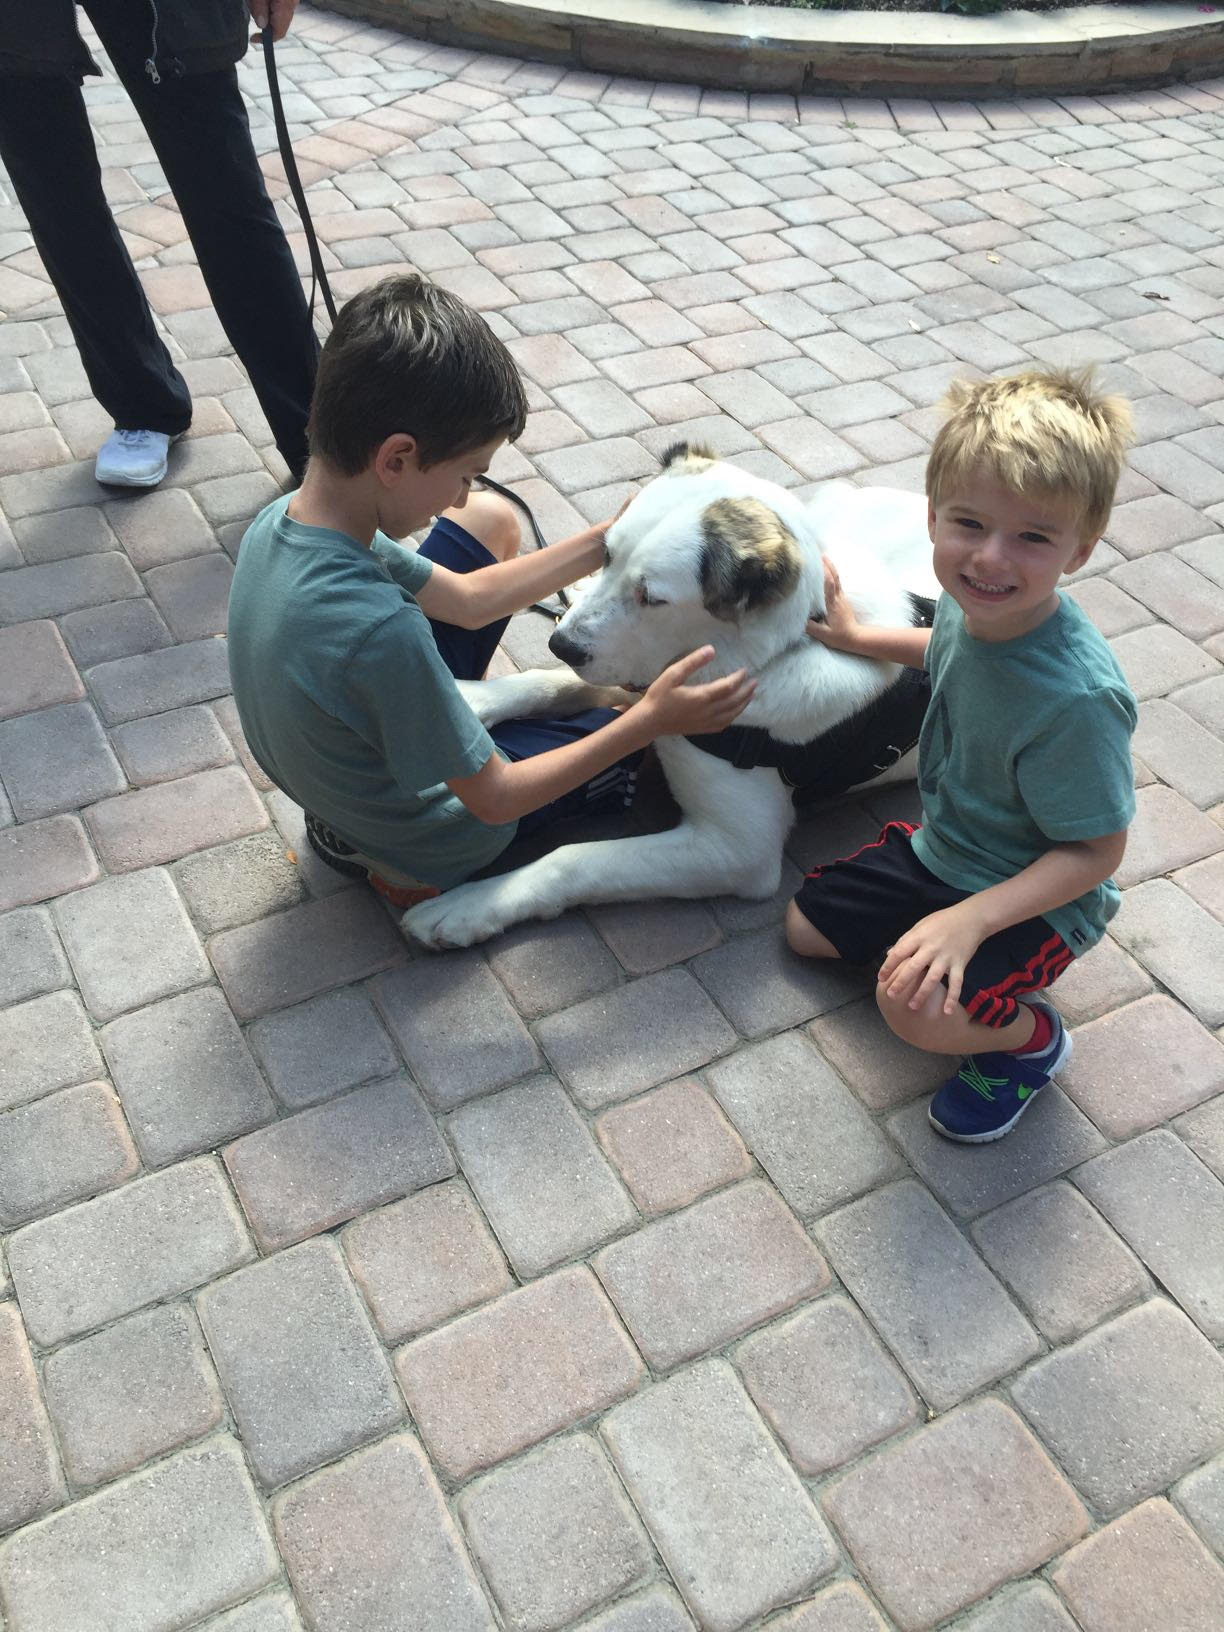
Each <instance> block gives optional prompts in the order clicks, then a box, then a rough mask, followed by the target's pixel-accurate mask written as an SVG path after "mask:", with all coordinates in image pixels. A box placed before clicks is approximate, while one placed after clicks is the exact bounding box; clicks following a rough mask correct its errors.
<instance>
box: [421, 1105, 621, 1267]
mask: <svg viewBox="0 0 1224 1632" xmlns="http://www.w3.org/2000/svg"><path fill="white" fill-rule="evenodd" d="M448 1130H449V1132H450V1136H451V1139H452V1141H453V1143H454V1146H455V1150H456V1153H457V1155H458V1157H459V1161H460V1164H461V1166H462V1168H463V1171H464V1174H465V1176H466V1178H467V1180H468V1183H469V1184H470V1185H471V1186H472V1189H473V1190H474V1191H475V1192H476V1195H477V1197H478V1199H479V1200H480V1203H481V1205H482V1206H483V1208H484V1210H485V1212H486V1214H487V1215H488V1218H489V1221H490V1222H491V1224H492V1225H493V1228H494V1230H495V1231H496V1232H497V1235H498V1238H499V1240H500V1241H501V1244H502V1246H503V1248H504V1249H505V1252H506V1255H507V1257H508V1258H509V1259H510V1262H511V1264H512V1266H513V1267H514V1270H515V1272H516V1274H518V1275H519V1276H520V1277H522V1278H524V1279H525V1278H527V1277H528V1276H532V1275H539V1274H540V1273H541V1272H542V1271H543V1270H545V1269H550V1268H551V1267H552V1266H553V1265H554V1264H557V1263H560V1262H561V1261H562V1260H564V1259H566V1258H573V1257H577V1256H579V1255H580V1254H582V1253H586V1252H589V1251H590V1250H591V1248H592V1247H595V1246H598V1245H599V1243H600V1242H602V1241H606V1240H607V1238H608V1237H609V1236H610V1235H616V1234H619V1233H620V1232H621V1231H622V1230H625V1229H627V1228H629V1227H631V1226H632V1225H634V1224H636V1223H637V1222H638V1214H637V1210H636V1209H635V1207H634V1206H633V1203H632V1202H631V1201H630V1200H629V1197H628V1196H627V1195H626V1193H625V1191H624V1189H623V1187H622V1186H621V1183H620V1181H619V1179H618V1178H617V1176H616V1174H615V1173H614V1171H613V1170H612V1168H611V1167H610V1166H609V1165H608V1162H607V1160H606V1159H605V1157H604V1155H603V1153H602V1152H601V1151H600V1149H599V1147H598V1145H597V1144H596V1143H595V1140H594V1139H593V1138H592V1136H591V1133H590V1131H589V1130H588V1128H587V1126H586V1124H585V1123H584V1122H583V1121H582V1118H581V1117H580V1116H579V1115H578V1113H577V1112H576V1111H575V1110H574V1107H573V1106H572V1105H571V1104H570V1102H569V1100H568V1099H567V1098H566V1096H565V1094H564V1092H563V1091H562V1089H561V1087H560V1086H559V1084H558V1083H557V1082H556V1081H554V1080H553V1079H552V1078H547V1077H544V1078H539V1079H536V1080H535V1081H532V1082H526V1083H522V1084H520V1085H519V1086H518V1087H516V1088H506V1089H504V1090H503V1091H502V1092H501V1093H498V1094H493V1095H489V1096H486V1097H485V1098H483V1099H481V1100H478V1101H477V1102H476V1103H474V1104H470V1105H466V1106H464V1107H463V1108H462V1109H461V1110H458V1111H456V1112H455V1113H454V1115H453V1116H452V1117H451V1118H450V1119H449V1122H448Z"/></svg>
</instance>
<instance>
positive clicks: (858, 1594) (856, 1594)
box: [771, 1581, 888, 1632]
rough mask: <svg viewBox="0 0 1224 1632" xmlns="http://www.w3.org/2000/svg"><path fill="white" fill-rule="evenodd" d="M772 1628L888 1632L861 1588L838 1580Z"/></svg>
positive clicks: (784, 1631)
mask: <svg viewBox="0 0 1224 1632" xmlns="http://www.w3.org/2000/svg"><path fill="white" fill-rule="evenodd" d="M771 1625H773V1626H774V1627H776V1628H777V1632H888V1629H887V1627H885V1625H884V1622H883V1621H882V1620H881V1619H880V1617H879V1614H878V1612H877V1611H876V1610H875V1609H873V1608H872V1605H871V1601H870V1599H869V1598H868V1597H867V1594H866V1593H865V1592H864V1591H863V1589H862V1587H860V1586H858V1585H857V1584H856V1583H855V1582H852V1581H839V1582H838V1583H837V1585H836V1586H834V1587H826V1588H825V1590H824V1591H823V1592H818V1593H817V1594H816V1596H815V1598H813V1599H812V1601H811V1602H810V1603H808V1604H804V1605H802V1606H801V1607H800V1608H799V1609H793V1610H791V1612H790V1614H789V1615H780V1616H779V1617H778V1619H777V1620H776V1621H773V1622H771Z"/></svg>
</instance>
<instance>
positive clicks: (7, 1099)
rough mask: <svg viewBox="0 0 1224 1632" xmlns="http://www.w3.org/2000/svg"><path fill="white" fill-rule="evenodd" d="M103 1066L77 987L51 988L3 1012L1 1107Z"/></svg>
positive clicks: (0, 1014) (22, 1101) (9, 1106)
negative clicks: (42, 994) (63, 990)
mask: <svg viewBox="0 0 1224 1632" xmlns="http://www.w3.org/2000/svg"><path fill="white" fill-rule="evenodd" d="M101 1068H102V1056H101V1054H99V1053H98V1049H97V1045H96V1043H95V1042H94V1037H93V1032H92V1031H91V1029H90V1026H89V1021H88V1020H87V1019H86V1018H85V1011H84V1010H83V1009H82V1008H81V1000H80V998H78V997H77V995H76V993H75V992H51V993H49V994H48V995H47V996H46V997H36V998H32V999H31V1000H30V1002H28V1003H19V1004H17V1005H16V1006H15V1007H13V1008H11V1009H5V1010H4V1011H3V1012H0V1109H3V1110H6V1111H7V1110H10V1109H12V1107H13V1106H15V1105H24V1104H25V1103H26V1101H27V1100H31V1099H36V1098H37V1097H38V1096H39V1095H40V1094H45V1093H49V1092H51V1091H52V1090H53V1089H55V1088H64V1087H67V1086H68V1085H69V1084H71V1083H74V1082H82V1081H84V1079H85V1078H86V1077H92V1076H96V1075H98V1074H99V1073H100V1071H101Z"/></svg>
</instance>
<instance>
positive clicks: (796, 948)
mask: <svg viewBox="0 0 1224 1632" xmlns="http://www.w3.org/2000/svg"><path fill="white" fill-rule="evenodd" d="M785 929H786V944H787V946H789V947H790V949H791V951H792V952H797V953H798V954H799V956H800V957H801V958H839V959H840V957H841V953H840V952H839V951H838V950H837V948H836V947H835V946H834V945H833V943H832V941H830V940H827V939H826V938H825V936H823V935H822V934H821V933H820V931H819V930H818V929H816V928H815V927H814V926H813V925H812V924H811V923H810V922H809V920H808V919H807V918H805V917H804V915H803V913H802V912H800V910H799V908H798V907H797V906H796V904H795V903H794V902H793V901H792V902H790V903H789V904H788V906H787V908H786V922H785Z"/></svg>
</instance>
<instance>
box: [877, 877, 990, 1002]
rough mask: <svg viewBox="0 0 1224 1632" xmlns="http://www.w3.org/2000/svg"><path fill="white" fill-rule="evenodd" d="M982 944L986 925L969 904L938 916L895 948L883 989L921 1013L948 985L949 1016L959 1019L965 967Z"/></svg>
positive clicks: (918, 925)
mask: <svg viewBox="0 0 1224 1632" xmlns="http://www.w3.org/2000/svg"><path fill="white" fill-rule="evenodd" d="M981 944H982V926H981V924H980V922H979V921H978V919H977V917H976V915H975V914H974V912H973V910H972V908H971V907H970V905H969V903H968V902H965V901H959V902H957V904H956V905H955V906H954V907H945V908H944V909H943V911H941V912H932V913H930V914H928V916H927V917H925V918H920V919H919V920H918V922H917V923H916V924H915V925H914V926H913V928H912V929H907V930H906V932H905V934H904V935H902V936H901V938H900V939H899V940H898V941H897V942H896V944H895V945H894V946H892V947H890V948H889V952H888V956H887V957H886V958H885V959H884V962H883V964H882V965H881V966H880V973H879V977H878V979H879V984H880V985H881V987H883V989H884V991H885V992H886V993H887V995H888V996H889V997H891V998H894V999H895V1000H896V1001H898V1002H905V1001H907V1000H908V1006H909V1007H910V1008H911V1009H913V1010H914V1011H915V1012H917V1011H918V1010H919V1009H921V1008H922V1007H923V1005H924V1004H925V1003H926V1001H927V999H928V998H929V997H930V996H931V994H932V993H933V992H934V991H936V990H937V989H938V987H939V986H940V985H941V984H943V983H944V982H946V983H947V988H948V995H947V996H946V997H945V998H944V1001H943V1012H944V1013H945V1014H955V1013H956V1010H957V1005H958V1003H959V1001H960V994H961V986H962V985H963V983H964V979H965V967H966V965H967V964H968V962H969V960H970V958H972V956H973V954H974V953H975V952H976V951H977V949H978V947H979V946H980V945H981Z"/></svg>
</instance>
